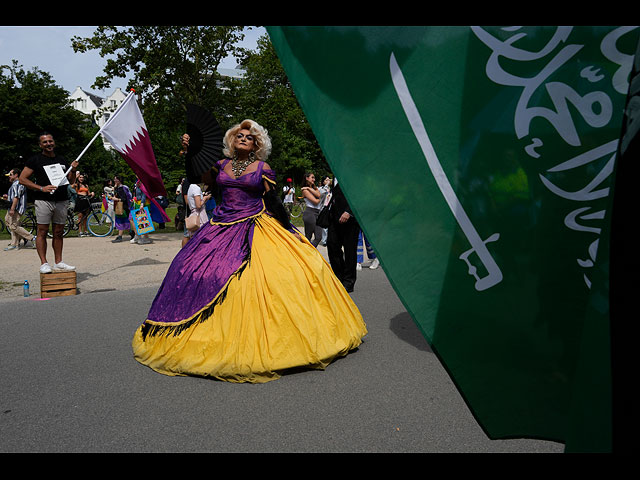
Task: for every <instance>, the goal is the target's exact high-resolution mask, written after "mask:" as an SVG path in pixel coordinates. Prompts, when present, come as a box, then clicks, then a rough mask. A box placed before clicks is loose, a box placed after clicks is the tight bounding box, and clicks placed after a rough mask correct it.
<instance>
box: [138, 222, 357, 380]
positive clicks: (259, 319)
mask: <svg viewBox="0 0 640 480" xmlns="http://www.w3.org/2000/svg"><path fill="white" fill-rule="evenodd" d="M255 222H256V223H255V227H254V232H253V242H252V245H251V260H250V262H249V264H248V265H247V267H246V268H245V269H244V270H243V272H242V274H241V275H239V276H236V275H233V276H232V277H231V279H230V281H229V284H228V287H227V290H226V295H225V298H224V301H222V302H221V303H220V304H219V305H217V306H216V307H215V309H214V310H213V313H212V314H211V316H210V317H209V318H208V319H206V320H205V321H202V322H198V323H195V324H193V325H191V326H190V327H189V328H187V329H185V330H183V331H182V332H181V333H179V334H177V335H174V334H168V335H156V336H149V335H148V336H146V337H145V338H143V335H142V327H140V328H138V329H137V331H136V333H135V335H134V338H133V343H132V345H133V351H134V356H135V358H136V360H137V361H139V362H140V363H142V364H144V365H147V366H149V367H150V368H152V369H153V370H155V371H157V372H159V373H162V374H165V375H195V376H206V377H214V378H217V379H220V380H225V381H229V382H252V383H263V382H267V381H270V380H275V379H277V378H279V377H280V374H281V373H282V371H283V370H286V369H290V368H294V367H307V368H317V369H324V368H325V367H326V366H327V365H328V364H329V363H330V362H331V361H332V360H334V359H335V358H336V357H339V356H344V355H346V354H347V353H348V352H349V351H350V350H353V349H355V348H356V347H358V346H359V345H360V344H361V342H362V337H363V336H364V335H365V334H366V333H367V329H366V326H365V324H364V321H363V319H362V315H361V314H360V312H359V311H358V308H357V307H356V305H355V304H354V302H353V300H352V299H351V297H350V296H349V294H348V293H347V292H346V290H345V289H344V287H343V286H342V284H341V283H340V281H339V280H338V279H337V278H336V276H335V275H334V274H333V271H332V270H331V267H330V266H329V264H328V263H327V262H326V260H325V259H324V258H323V257H322V255H321V254H320V253H319V252H318V250H317V249H316V248H314V247H313V245H311V244H310V243H309V242H308V241H307V239H306V238H303V241H302V242H301V241H300V240H299V239H298V238H296V237H295V236H294V235H292V234H291V233H290V232H288V231H287V230H285V229H284V228H282V227H281V226H280V224H279V223H278V222H277V221H276V220H274V219H273V218H271V217H270V216H268V215H261V216H260V217H258V218H257V219H255ZM215 300H216V299H211V302H212V303H213V302H214V301H215Z"/></svg>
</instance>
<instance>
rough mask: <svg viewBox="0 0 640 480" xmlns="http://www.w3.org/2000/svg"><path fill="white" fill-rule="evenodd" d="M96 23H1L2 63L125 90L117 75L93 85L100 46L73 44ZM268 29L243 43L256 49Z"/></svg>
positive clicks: (77, 83) (78, 83)
mask: <svg viewBox="0 0 640 480" xmlns="http://www.w3.org/2000/svg"><path fill="white" fill-rule="evenodd" d="M95 28H96V27H92V26H51V27H47V26H2V25H0V65H11V63H12V60H17V61H18V64H19V65H22V66H23V67H24V69H25V70H31V69H32V68H33V67H38V69H40V70H42V71H44V72H48V73H50V74H51V76H52V77H53V80H54V81H55V83H56V84H58V85H59V86H61V87H63V88H64V89H65V90H68V91H69V93H71V92H73V91H74V90H75V89H76V87H81V88H82V89H83V90H85V91H87V92H91V93H95V94H97V95H99V96H102V97H106V96H108V95H110V94H111V93H113V91H114V90H115V89H116V88H118V87H120V88H121V89H122V90H123V91H125V89H126V86H127V79H115V80H114V81H112V82H111V87H110V88H109V89H107V90H105V91H99V90H95V89H92V88H91V85H92V84H93V82H94V81H95V78H96V77H97V76H99V75H102V74H103V68H104V66H105V64H106V59H104V58H102V57H101V56H100V55H99V53H98V51H97V50H92V51H90V52H87V53H75V52H74V51H73V48H71V38H72V37H74V36H79V37H90V36H91V35H92V34H93V31H94V29H95ZM265 33H266V29H265V28H263V27H259V28H252V29H251V30H247V31H246V32H245V39H244V41H243V42H242V43H241V44H240V45H241V46H243V47H245V48H250V49H252V50H254V49H255V48H256V41H257V39H258V38H259V37H260V36H262V35H264V34H265ZM220 66H221V67H222V68H235V66H236V62H235V60H234V59H233V58H229V59H226V60H224V61H223V62H222V64H221V65H220Z"/></svg>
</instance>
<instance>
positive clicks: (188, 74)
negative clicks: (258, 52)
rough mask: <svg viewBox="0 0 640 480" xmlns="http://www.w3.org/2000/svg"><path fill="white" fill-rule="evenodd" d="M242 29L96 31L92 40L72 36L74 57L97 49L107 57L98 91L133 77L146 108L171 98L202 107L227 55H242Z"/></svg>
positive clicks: (167, 27) (105, 28) (111, 28)
mask: <svg viewBox="0 0 640 480" xmlns="http://www.w3.org/2000/svg"><path fill="white" fill-rule="evenodd" d="M243 29H244V27H242V26H193V25H179V26H171V25H159V26H149V25H136V26H128V27H116V26H101V27H97V29H96V31H95V32H94V33H93V36H92V37H89V38H81V37H73V39H72V43H71V45H72V47H73V50H74V51H75V52H86V51H88V50H99V51H100V55H101V56H102V57H107V56H115V58H108V59H107V64H106V66H105V68H104V72H105V75H103V76H100V77H98V78H96V81H95V83H94V84H93V85H92V87H94V88H98V89H102V88H108V87H109V86H110V85H111V81H112V80H113V79H114V78H116V77H121V78H125V77H126V75H127V74H128V73H133V78H132V79H131V80H130V81H129V85H128V88H134V89H135V90H136V92H137V93H138V94H139V95H140V96H141V98H144V99H145V100H144V103H151V102H154V103H155V102H159V101H160V100H161V99H163V98H165V99H166V98H173V99H175V100H176V101H178V102H179V103H181V104H182V105H183V107H184V106H186V104H187V103H196V104H199V105H203V106H204V104H203V101H204V100H205V99H206V98H207V96H208V95H209V94H210V92H212V91H215V90H216V89H217V82H218V81H219V80H220V74H219V73H218V71H217V70H218V67H219V66H220V62H221V61H222V60H223V59H224V58H226V57H227V56H228V55H236V56H239V55H242V54H243V52H244V49H242V48H240V47H238V46H237V43H238V42H239V41H241V40H242V39H243V38H244V33H243Z"/></svg>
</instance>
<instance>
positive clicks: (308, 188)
mask: <svg viewBox="0 0 640 480" xmlns="http://www.w3.org/2000/svg"><path fill="white" fill-rule="evenodd" d="M302 183H303V186H302V188H301V189H300V190H301V191H302V196H303V198H304V203H305V204H306V205H307V208H305V209H304V213H303V214H302V221H303V222H304V235H305V237H307V240H309V241H310V242H311V244H312V245H313V246H314V247H317V246H318V244H319V243H320V240H322V228H320V227H318V226H317V225H316V219H317V218H318V214H319V213H320V209H321V208H322V205H320V197H321V194H320V190H318V188H317V187H316V185H315V183H316V177H315V175H314V174H313V173H307V174H306V175H305V176H304V182H302ZM311 237H313V240H311Z"/></svg>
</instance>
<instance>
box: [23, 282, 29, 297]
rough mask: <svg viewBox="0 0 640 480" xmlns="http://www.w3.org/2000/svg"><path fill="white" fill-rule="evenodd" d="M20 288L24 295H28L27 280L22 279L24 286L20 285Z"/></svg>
mask: <svg viewBox="0 0 640 480" xmlns="http://www.w3.org/2000/svg"><path fill="white" fill-rule="evenodd" d="M22 289H23V290H24V296H25V297H28V296H29V280H25V281H24V286H23V287H22Z"/></svg>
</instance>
